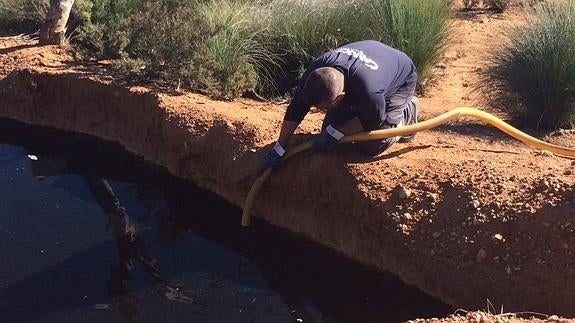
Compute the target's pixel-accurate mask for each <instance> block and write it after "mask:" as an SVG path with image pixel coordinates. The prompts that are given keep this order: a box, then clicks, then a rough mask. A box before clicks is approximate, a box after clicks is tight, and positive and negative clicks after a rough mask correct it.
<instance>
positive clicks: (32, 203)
mask: <svg viewBox="0 0 575 323" xmlns="http://www.w3.org/2000/svg"><path fill="white" fill-rule="evenodd" d="M240 216H241V210H240V209H239V208H237V207H235V206H233V205H230V204H228V203H226V202H225V201H223V200H222V199H220V198H218V197H217V196H215V195H214V194H211V193H209V192H206V191H203V190H201V189H199V188H197V187H196V186H194V185H193V184H191V183H189V182H185V181H182V180H179V179H176V178H174V177H172V176H170V175H169V174H167V173H166V172H165V171H164V170H163V169H161V168H158V167H154V166H152V165H150V164H147V163H145V162H143V161H142V160H141V159H139V158H136V157H135V156H133V155H132V154H129V153H127V152H125V151H123V150H122V149H121V148H120V147H119V146H118V145H116V144H112V143H106V142H103V141H100V140H97V139H95V138H93V137H89V136H84V135H77V134H70V133H65V132H61V131H56V130H52V129H46V128H40V127H31V126H26V125H23V124H20V123H16V122H13V121H8V120H0V322H2V323H4V322H7V323H12V322H400V321H405V320H409V319H415V318H429V317H438V316H444V315H447V314H449V313H451V312H452V311H453V309H452V308H451V307H449V306H447V305H446V304H443V303H441V302H440V301H438V300H436V299H434V298H432V297H430V296H428V295H426V294H424V293H422V292H421V291H419V290H417V289H415V288H413V287H410V286H407V285H405V284H403V283H402V282H401V281H400V280H399V279H397V278H396V277H395V276H393V275H389V274H384V273H378V272H376V271H374V270H372V269H370V268H366V267H364V266H361V265H359V264H357V263H355V262H353V261H350V260H348V259H346V258H344V257H342V256H340V255H339V254H337V253H335V252H332V251H330V250H326V249H325V248H322V247H320V246H318V245H317V244H314V243H311V242H309V241H307V240H305V239H302V238H301V237H296V236H294V235H293V234H290V233H289V232H286V231H283V230H279V229H277V228H274V227H271V226H269V225H266V224H265V223H261V222H259V221H255V222H254V223H253V224H252V226H251V227H250V228H247V229H246V228H241V227H240Z"/></svg>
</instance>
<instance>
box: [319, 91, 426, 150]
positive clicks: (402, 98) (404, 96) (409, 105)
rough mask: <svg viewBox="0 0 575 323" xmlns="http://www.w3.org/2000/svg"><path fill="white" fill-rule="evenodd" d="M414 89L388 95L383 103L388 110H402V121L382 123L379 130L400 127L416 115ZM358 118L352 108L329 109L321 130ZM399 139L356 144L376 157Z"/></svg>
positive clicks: (367, 128)
mask: <svg viewBox="0 0 575 323" xmlns="http://www.w3.org/2000/svg"><path fill="white" fill-rule="evenodd" d="M414 89H415V87H414V86H408V87H402V88H400V89H399V90H398V91H397V92H396V93H394V94H392V95H390V96H389V98H387V99H386V102H385V103H386V105H387V108H388V109H389V110H391V109H401V110H403V119H402V120H400V121H399V123H398V124H390V123H388V122H384V124H383V125H382V126H381V127H380V128H379V129H387V128H396V127H402V126H404V125H406V124H408V123H409V120H411V119H412V118H413V114H415V113H416V111H415V109H416V104H415V102H414V100H413V99H412V98H414V96H413V92H414ZM415 100H416V99H415ZM358 116H359V114H358V111H357V109H354V108H353V107H349V106H337V107H334V108H331V109H329V110H328V111H327V112H326V114H325V118H324V119H323V124H322V129H325V128H326V127H327V126H328V125H329V124H332V125H334V126H335V127H336V128H337V126H338V125H341V124H344V123H346V122H347V121H350V120H351V119H353V118H355V117H358ZM362 126H363V130H364V131H372V130H379V129H369V127H366V126H365V125H364V124H362ZM399 139H400V137H391V138H385V139H382V140H374V141H364V142H360V143H358V145H359V147H360V148H361V149H362V150H363V151H364V152H365V153H366V154H368V155H370V156H377V155H379V154H381V153H382V152H384V151H385V150H386V149H388V148H389V147H391V145H393V144H394V143H396V142H397V141H398V140H399Z"/></svg>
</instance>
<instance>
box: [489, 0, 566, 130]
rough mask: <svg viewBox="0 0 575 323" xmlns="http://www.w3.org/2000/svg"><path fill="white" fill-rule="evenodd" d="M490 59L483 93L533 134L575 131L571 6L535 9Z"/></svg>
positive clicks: (555, 5) (562, 3)
mask: <svg viewBox="0 0 575 323" xmlns="http://www.w3.org/2000/svg"><path fill="white" fill-rule="evenodd" d="M533 10H534V11H533V12H532V13H531V14H530V16H529V19H528V20H529V21H528V24H526V25H525V26H522V27H515V28H511V29H510V30H508V31H507V32H506V35H507V40H506V41H505V42H504V43H503V45H502V46H501V47H500V48H498V49H497V50H496V51H495V52H494V53H492V54H491V55H489V61H490V62H491V63H492V64H491V65H492V66H491V67H490V68H489V69H487V70H486V73H485V74H484V77H483V78H484V84H483V86H482V89H483V90H485V91H487V92H489V93H492V92H493V93H492V94H493V99H494V100H495V101H496V102H497V103H499V104H510V103H511V104H515V103H516V104H517V107H518V111H519V112H520V113H522V114H524V115H526V116H527V117H528V118H529V119H530V120H532V121H533V122H534V124H535V125H536V126H537V128H539V127H542V128H557V127H574V126H575V0H563V1H559V2H556V3H548V4H539V5H536V6H535V7H534V9H533Z"/></svg>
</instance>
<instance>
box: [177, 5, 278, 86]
mask: <svg viewBox="0 0 575 323" xmlns="http://www.w3.org/2000/svg"><path fill="white" fill-rule="evenodd" d="M257 12H258V8H257V7H256V6H255V4H254V3H250V2H240V1H238V2H233V1H225V0H215V1H210V2H197V3H196V5H195V13H196V14H197V17H198V19H199V20H200V21H201V22H202V23H203V32H202V35H201V36H200V38H199V39H197V40H196V42H195V43H194V45H193V49H194V53H193V55H192V57H191V59H190V61H189V63H188V65H187V66H184V68H183V69H182V75H183V76H184V77H187V79H188V80H189V81H190V83H191V84H193V85H194V87H196V88H201V89H203V90H205V91H207V92H209V93H212V94H216V95H218V96H220V97H236V96H239V95H241V94H243V93H244V92H246V91H247V90H254V89H255V88H256V87H257V86H258V84H261V83H270V82H272V80H270V79H269V72H268V71H269V70H270V69H271V68H272V67H273V66H274V65H275V64H277V61H278V60H279V58H278V57H277V56H275V55H274V54H273V53H272V51H271V50H270V48H269V43H268V40H267V38H266V35H265V31H266V26H265V25H261V24H254V23H253V22H252V21H253V20H252V19H253V18H254V16H256V13H257Z"/></svg>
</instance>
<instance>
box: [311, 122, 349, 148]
mask: <svg viewBox="0 0 575 323" xmlns="http://www.w3.org/2000/svg"><path fill="white" fill-rule="evenodd" d="M343 136H345V135H344V134H343V133H342V132H341V131H339V130H337V129H335V128H334V127H333V126H332V125H328V126H327V127H326V128H325V129H324V130H323V131H322V132H321V134H320V135H319V137H318V138H317V139H316V140H315V141H314V142H313V150H315V151H326V150H330V149H332V148H334V147H335V146H336V145H337V143H338V142H339V141H340V140H341V138H343Z"/></svg>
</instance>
